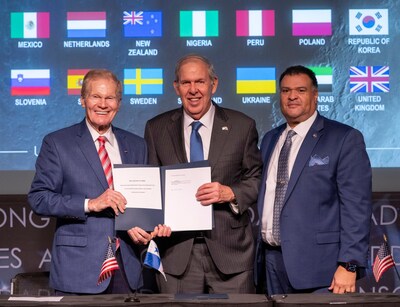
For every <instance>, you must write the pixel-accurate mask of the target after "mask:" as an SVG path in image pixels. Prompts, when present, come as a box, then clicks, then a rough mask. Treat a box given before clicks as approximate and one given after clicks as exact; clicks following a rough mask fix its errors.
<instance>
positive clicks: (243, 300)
mask: <svg viewBox="0 0 400 307" xmlns="http://www.w3.org/2000/svg"><path fill="white" fill-rule="evenodd" d="M17 297H18V296H13V298H17ZM134 297H135V296H134V295H130V296H129V295H123V294H108V295H83V296H65V297H63V298H62V299H61V301H59V302H43V301H42V302H40V301H20V300H19V301H15V300H14V301H10V300H9V298H10V296H0V306H74V307H75V306H82V307H88V306H135V305H136V306H137V305H144V306H193V305H195V306H196V307H197V306H225V307H227V306H236V307H237V306H239V305H243V306H251V307H255V306H263V307H274V306H287V307H293V306H306V305H310V306H328V305H329V306H332V305H347V306H368V307H369V306H379V307H381V306H400V295H398V294H393V293H362V294H360V293H348V294H343V295H339V294H289V295H274V296H273V297H272V298H271V299H270V300H268V299H267V298H266V297H265V296H264V295H262V294H228V295H226V296H225V298H218V297H219V296H215V295H192V296H188V295H184V296H182V295H181V296H180V297H178V298H177V297H175V296H174V295H173V294H138V295H137V296H136V298H137V299H138V300H139V301H134V300H131V301H126V299H127V298H134ZM220 297H223V295H222V296H220ZM19 298H24V297H19ZM35 298H37V297H35ZM40 298H41V299H46V298H49V297H40Z"/></svg>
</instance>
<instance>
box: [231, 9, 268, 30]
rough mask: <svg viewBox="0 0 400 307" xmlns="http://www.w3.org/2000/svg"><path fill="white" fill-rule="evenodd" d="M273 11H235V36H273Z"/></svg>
mask: <svg viewBox="0 0 400 307" xmlns="http://www.w3.org/2000/svg"><path fill="white" fill-rule="evenodd" d="M274 35H275V11H273V10H249V11H246V10H239V11H236V36H274Z"/></svg>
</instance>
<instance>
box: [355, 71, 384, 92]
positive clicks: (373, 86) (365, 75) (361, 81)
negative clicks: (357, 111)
mask: <svg viewBox="0 0 400 307" xmlns="http://www.w3.org/2000/svg"><path fill="white" fill-rule="evenodd" d="M382 92H383V93H387V92H389V66H351V67H350V93H382Z"/></svg>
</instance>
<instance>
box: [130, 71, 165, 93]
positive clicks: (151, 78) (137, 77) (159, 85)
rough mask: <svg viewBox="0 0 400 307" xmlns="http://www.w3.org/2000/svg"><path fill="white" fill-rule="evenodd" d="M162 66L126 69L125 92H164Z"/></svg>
mask: <svg viewBox="0 0 400 307" xmlns="http://www.w3.org/2000/svg"><path fill="white" fill-rule="evenodd" d="M162 74H163V70H162V69H161V68H135V69H124V94H125V95H149V94H162V93H163V78H162Z"/></svg>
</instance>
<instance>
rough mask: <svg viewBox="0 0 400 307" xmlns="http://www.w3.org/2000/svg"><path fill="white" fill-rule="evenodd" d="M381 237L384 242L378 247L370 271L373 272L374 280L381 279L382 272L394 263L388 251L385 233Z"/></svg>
mask: <svg viewBox="0 0 400 307" xmlns="http://www.w3.org/2000/svg"><path fill="white" fill-rule="evenodd" d="M383 239H384V242H383V243H382V245H381V247H380V248H379V251H378V254H377V255H376V257H375V261H374V264H373V265H372V271H373V273H374V277H375V280H376V282H378V281H379V279H381V277H382V275H383V273H385V272H386V271H387V270H388V269H389V268H391V267H393V266H394V267H395V265H396V264H395V262H394V260H393V257H392V255H391V253H390V249H389V245H388V244H387V239H386V236H385V235H384V236H383ZM395 268H396V267H395ZM396 273H397V270H396Z"/></svg>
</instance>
